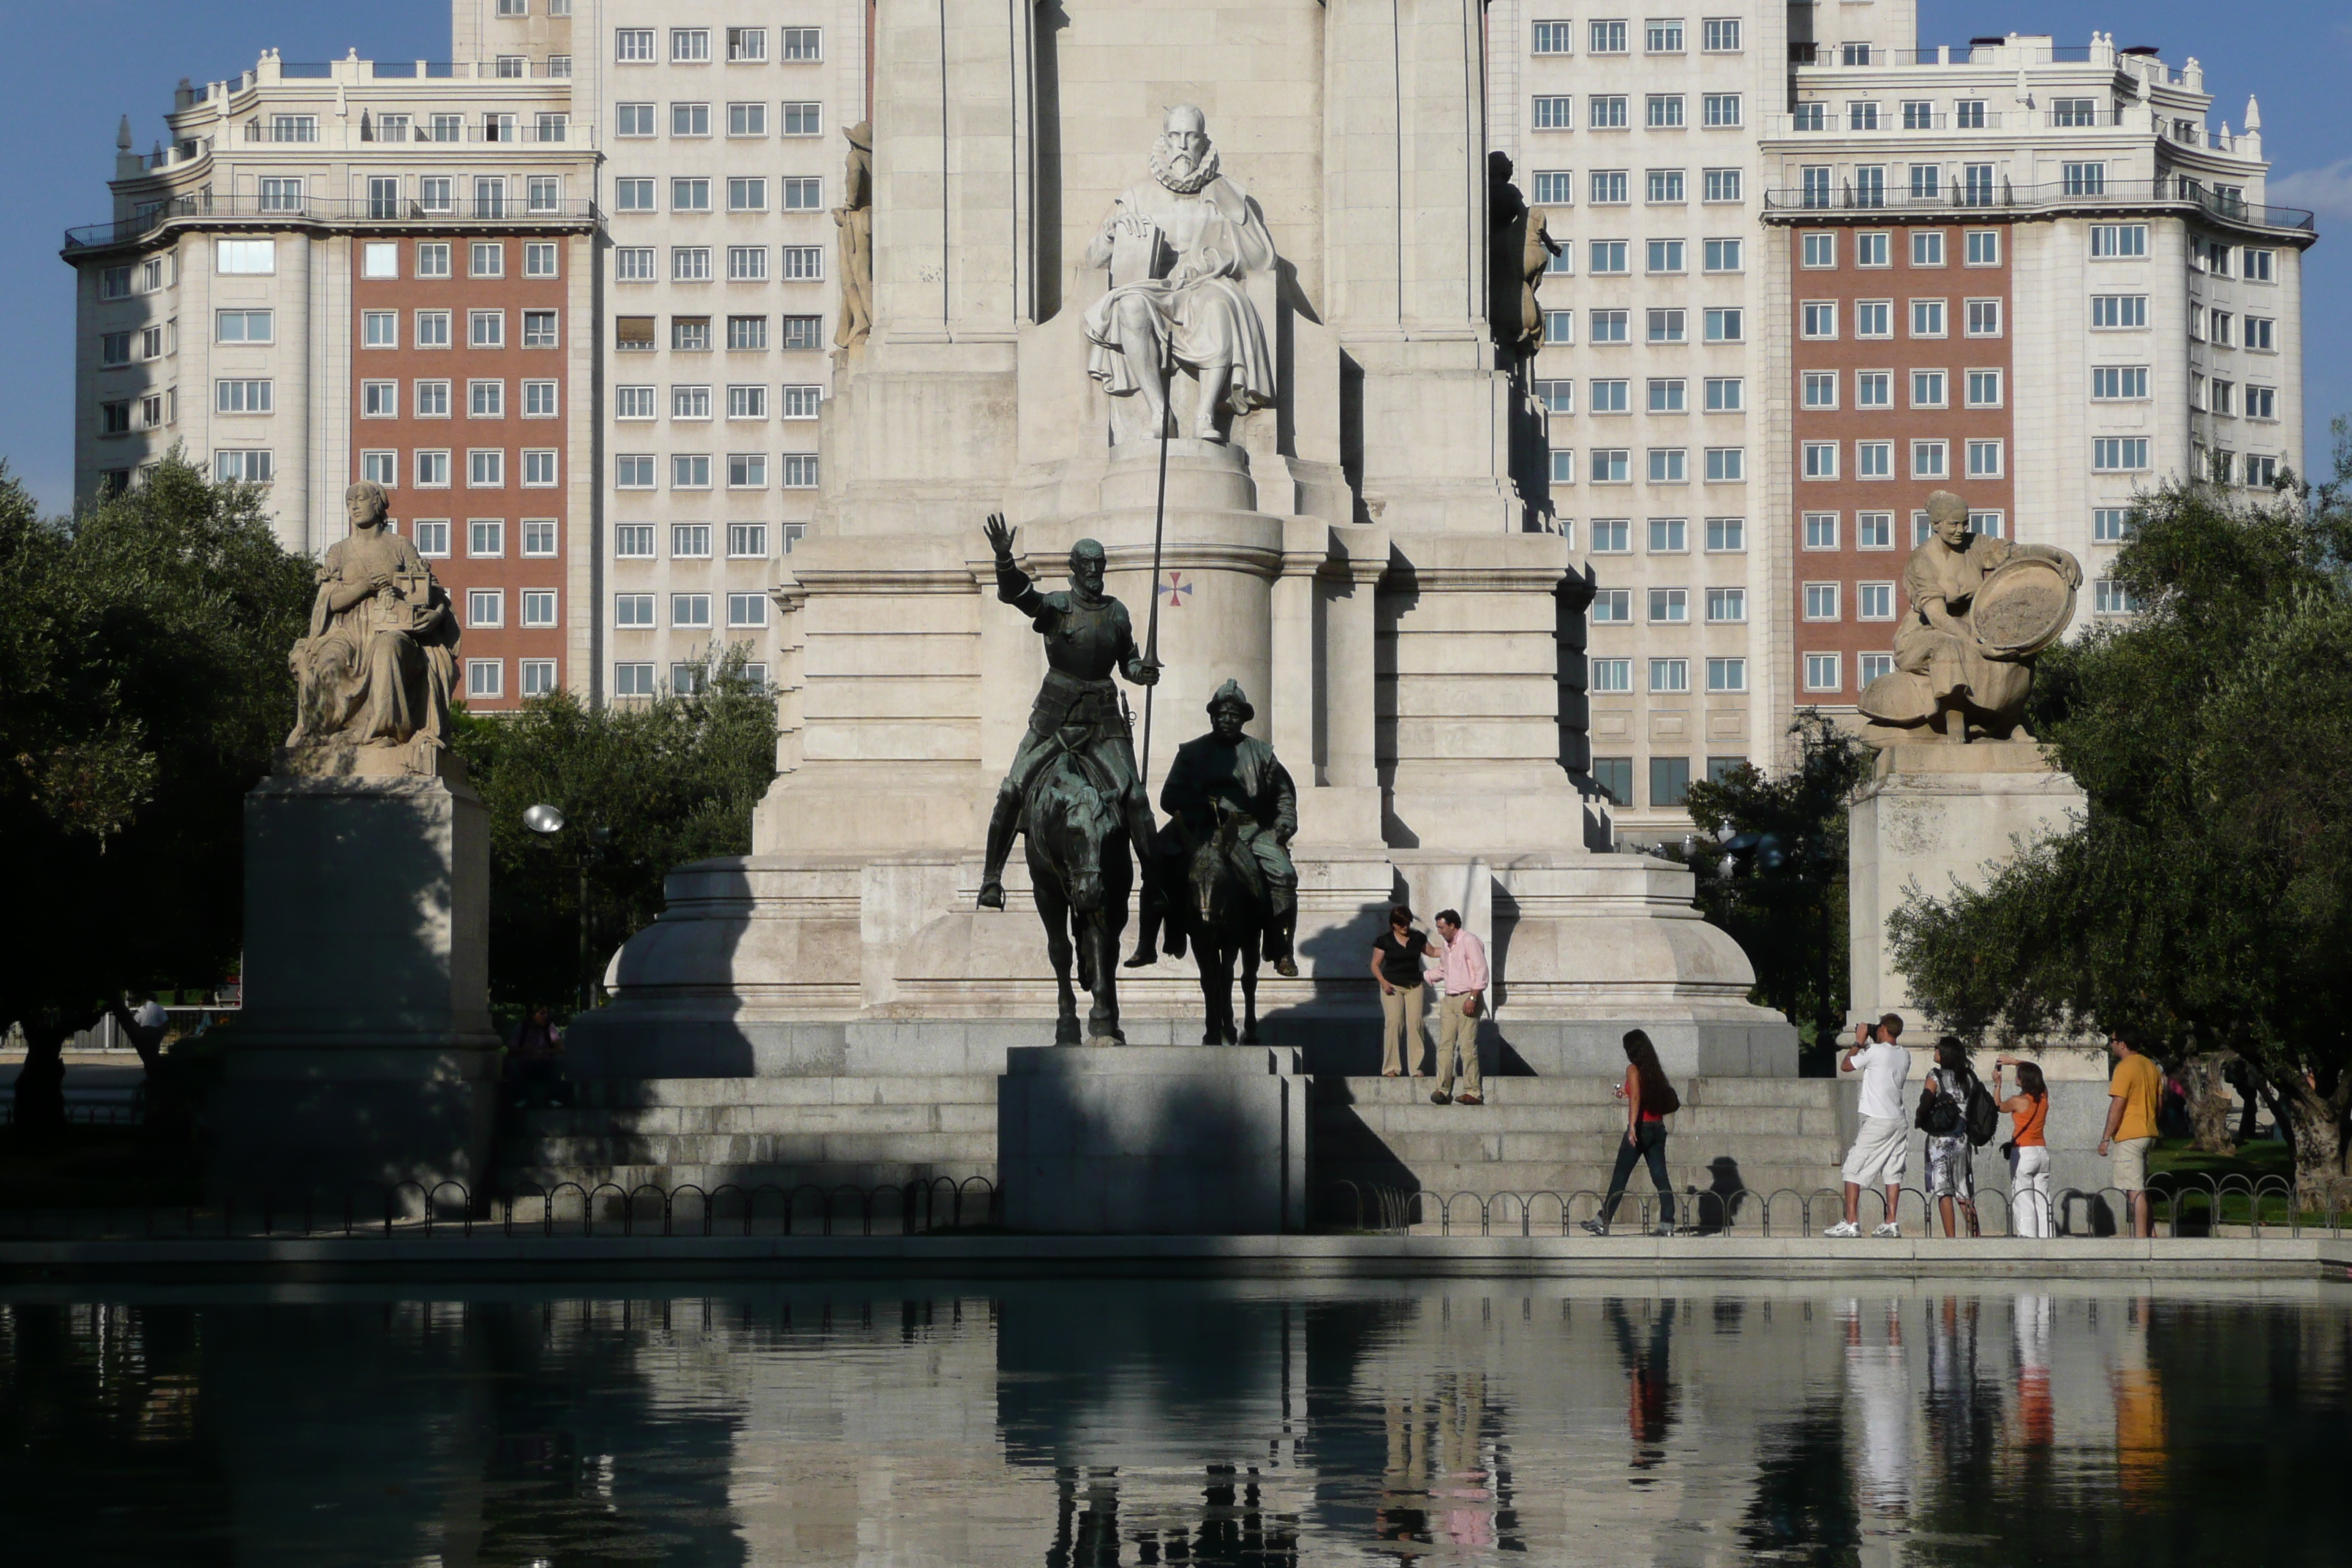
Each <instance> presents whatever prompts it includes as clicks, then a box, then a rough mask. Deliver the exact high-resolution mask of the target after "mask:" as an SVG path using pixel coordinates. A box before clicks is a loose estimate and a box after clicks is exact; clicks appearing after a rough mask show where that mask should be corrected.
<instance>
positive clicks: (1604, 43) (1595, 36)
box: [1584, 22, 1626, 55]
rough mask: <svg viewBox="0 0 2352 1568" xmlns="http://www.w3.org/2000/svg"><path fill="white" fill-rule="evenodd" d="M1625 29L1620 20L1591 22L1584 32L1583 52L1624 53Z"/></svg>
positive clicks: (1593, 53)
mask: <svg viewBox="0 0 2352 1568" xmlns="http://www.w3.org/2000/svg"><path fill="white" fill-rule="evenodd" d="M1625 30H1626V24H1624V23H1622V22H1594V23H1592V24H1591V26H1590V27H1589V28H1588V29H1587V30H1586V33H1585V44H1584V49H1585V53H1587V54H1592V55H1622V54H1623V53H1625V52H1626V46H1625Z"/></svg>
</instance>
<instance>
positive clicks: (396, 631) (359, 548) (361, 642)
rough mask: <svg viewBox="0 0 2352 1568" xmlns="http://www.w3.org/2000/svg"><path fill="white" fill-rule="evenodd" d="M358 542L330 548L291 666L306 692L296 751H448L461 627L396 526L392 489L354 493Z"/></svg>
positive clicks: (350, 496) (374, 487) (364, 487)
mask: <svg viewBox="0 0 2352 1568" xmlns="http://www.w3.org/2000/svg"><path fill="white" fill-rule="evenodd" d="M343 504H344V508H345V510H347V511H348V512H349V514H350V517H351V524H352V531H351V537H350V538H348V539H345V540H342V541H341V542H338V543H335V544H331V545H329V546H328V547H327V558H326V559H325V560H324V561H322V562H320V564H319V594H318V597H317V599H316V600H315V601H314V602H313V603H312V605H311V606H310V636H308V637H304V638H302V639H301V640H300V641H299V642H297V643H296V644H295V645H294V648H293V652H292V653H291V654H290V655H289V658H288V662H289V664H290V665H291V666H292V667H293V670H294V679H295V685H296V688H297V700H296V708H295V720H294V731H293V733H292V734H290V735H289V736H287V737H286V743H287V745H288V746H289V747H296V746H302V745H305V744H313V743H317V742H326V741H341V742H349V743H352V744H357V745H362V746H399V745H405V744H407V743H408V742H411V741H413V740H415V738H416V737H418V736H420V735H421V736H424V737H425V738H426V739H428V740H430V741H432V742H436V743H437V742H442V741H444V740H445V738H446V736H447V734H448V730H449V698H450V692H451V689H452V688H453V686H454V685H455V682H456V679H457V617H456V616H454V615H453V614H452V613H451V610H450V605H449V595H448V593H447V591H446V590H445V589H443V588H442V587H441V585H440V584H437V583H436V582H434V580H433V573H432V570H431V568H429V567H427V566H426V565H425V561H424V559H423V557H421V556H419V555H418V554H417V553H416V547H415V545H413V544H411V543H410V542H408V541H407V540H405V539H403V538H402V537H401V536H400V535H398V534H397V533H394V532H393V531H392V530H391V529H390V528H389V527H387V526H386V522H387V520H388V518H389V514H390V510H391V507H390V503H389V501H388V500H387V498H386V497H385V495H384V492H383V486H382V485H378V484H374V483H372V482H370V481H368V480H365V479H362V480H361V481H360V482H359V483H358V484H355V485H353V486H352V488H351V489H349V490H348V491H346V492H345V493H344V496H343Z"/></svg>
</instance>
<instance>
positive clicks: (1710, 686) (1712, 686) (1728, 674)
mask: <svg viewBox="0 0 2352 1568" xmlns="http://www.w3.org/2000/svg"><path fill="white" fill-rule="evenodd" d="M1706 689H1707V690H1709V691H1710V692H1721V693H1726V694H1728V693H1733V692H1740V691H1745V690H1747V689H1748V661H1747V660H1746V659H1744V658H1710V659H1708V660H1707V661H1706Z"/></svg>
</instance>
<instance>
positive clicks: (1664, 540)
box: [1650, 517, 1690, 620]
mask: <svg viewBox="0 0 2352 1568" xmlns="http://www.w3.org/2000/svg"><path fill="white" fill-rule="evenodd" d="M1689 548H1690V525H1689V523H1688V521H1686V520H1685V519H1683V518H1679V517H1654V518H1652V519H1651V520H1650V553H1651V554H1653V555H1666V554H1674V555H1679V554H1681V553H1682V552H1684V551H1685V550H1688V549H1689ZM1681 591H1682V590H1680V589H1679V588H1678V589H1676V590H1675V592H1676V593H1680V592H1681ZM1662 592H1664V590H1663V589H1652V590H1651V595H1652V596H1651V600H1650V609H1651V615H1650V618H1651V619H1652V620H1658V619H1661V618H1662V617H1661V616H1659V615H1658V614H1657V604H1658V601H1657V598H1656V595H1658V594H1659V593H1662ZM1664 618H1671V619H1674V620H1680V619H1682V616H1680V615H1679V614H1677V615H1675V616H1671V617H1664Z"/></svg>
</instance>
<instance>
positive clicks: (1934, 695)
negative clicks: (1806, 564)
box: [1858, 490, 2083, 746]
mask: <svg viewBox="0 0 2352 1568" xmlns="http://www.w3.org/2000/svg"><path fill="white" fill-rule="evenodd" d="M1927 521H1928V524H1929V525H1930V526H1931V527H1932V528H1933V529H1934V532H1933V533H1931V534H1930V535H1929V536H1928V537H1927V541H1926V542H1924V543H1922V544H1921V545H1920V546H1919V548H1918V549H1916V550H1915V551H1913V552H1911V558H1910V560H1909V561H1907V562H1906V563H1904V567H1903V593H1904V596H1905V597H1906V599H1908V600H1909V601H1910V607H1909V609H1908V611H1907V612H1906V614H1905V616H1904V617H1903V622H1902V625H1901V626H1899V627H1898V628H1897V629H1896V631H1895V668H1894V669H1893V671H1891V672H1890V673H1888V674H1885V675H1882V676H1880V677H1879V678H1878V679H1875V680H1874V681H1872V682H1871V683H1870V685H1869V686H1868V687H1866V688H1865V689H1864V691H1863V694H1862V699H1861V701H1860V702H1859V704H1858V706H1859V707H1860V708H1861V710H1862V711H1863V714H1864V717H1865V718H1867V719H1868V720H1869V721H1870V722H1869V723H1867V724H1866V725H1864V729H1863V739H1864V740H1865V741H1867V742H1870V743H1871V744H1873V745H1879V746H1885V745H1892V744H1895V743H1896V742H1899V741H1903V740H1906V739H1912V738H1916V736H1917V734H1918V733H1919V732H1920V731H1923V730H1925V729H1927V727H1928V726H1930V725H1937V726H1940V728H1941V729H1942V731H1943V733H1944V738H1945V739H1946V740H1948V741H1952V742H1961V741H1966V740H1967V739H1968V738H1969V728H1970V725H1971V724H1972V723H1973V724H1974V725H1975V727H1976V728H1977V730H1978V731H1980V732H1982V733H1984V734H1987V735H1989V736H1991V737H1993V738H1996V739H2000V738H2008V737H2010V736H2011V735H2013V734H2015V733H2016V732H2017V729H2018V725H2019V722H2020V721H2021V720H2022V718H2023V717H2024V712H2025V700H2026V696H2027V694H2028V693H2029V692H2030V691H2031V690H2032V686H2033V664H2032V658H2030V657H2020V656H2014V655H2003V654H2001V653H1999V652H1997V651H1995V650H1993V649H1991V648H1989V647H1987V645H1986V644H1985V642H1984V640H1983V639H1982V638H1980V637H1978V635H1977V626H1976V622H1975V614H1976V597H1977V590H1978V589H1979V588H1980V587H1981V586H1983V584H1984V581H1985V579H1986V578H1988V577H1990V576H1991V575H1992V574H1993V572H1994V570H1995V569H1996V568H1998V567H2000V566H2003V565H2006V564H2007V563H2009V562H2010V561H2011V560H2013V559H2015V558H2017V557H2019V556H2028V557H2040V558H2042V559H2045V560H2048V561H2051V562H2053V563H2055V564H2056V565H2057V567H2058V569H2059V571H2060V573H2061V574H2063V576H2064V577H2065V579H2066V580H2067V582H2068V583H2069V584H2070V585H2071V586H2073V587H2076V588H2079V587H2081V586H2082V584H2083V568H2082V565H2081V563H2078V562H2077V561H2075V559H2074V557H2073V556H2072V555H2070V554H2068V553H2067V552H2065V551H2063V550H2059V549H2056V548H2054V547H2053V546H2051V545H2046V544H2011V542H2008V541H2007V540H2004V539H1992V538H1987V537H1983V536H1980V535H1979V534H1977V533H1975V532H1973V531H1971V530H1970V529H1969V505H1968V502H1966V501H1964V500H1961V499H1960V498H1959V497H1958V496H1956V495H1954V494H1953V493H1952V492H1951V491H1949V490H1937V491H1936V492H1935V493H1934V494H1933V495H1930V496H1929V497H1928V498H1927ZM2053 635H2054V634H2053Z"/></svg>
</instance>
